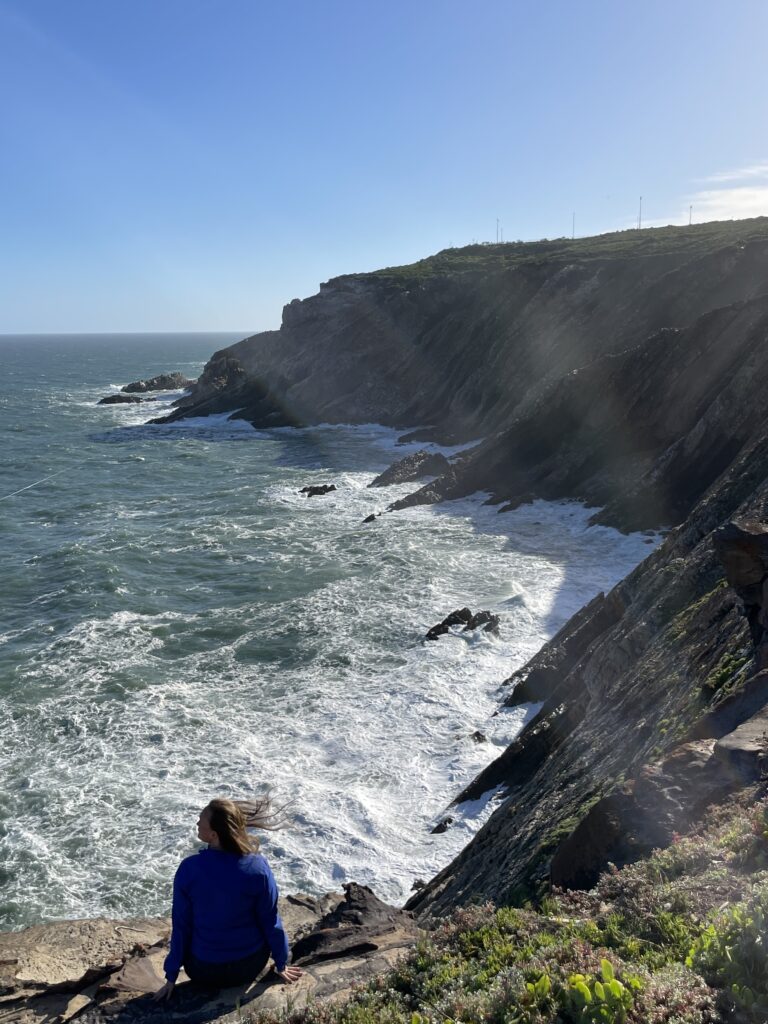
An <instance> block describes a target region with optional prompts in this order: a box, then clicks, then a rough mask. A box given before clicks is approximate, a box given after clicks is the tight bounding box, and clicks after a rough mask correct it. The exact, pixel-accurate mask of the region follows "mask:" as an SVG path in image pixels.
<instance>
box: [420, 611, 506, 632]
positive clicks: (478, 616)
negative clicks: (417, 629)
mask: <svg viewBox="0 0 768 1024" xmlns="http://www.w3.org/2000/svg"><path fill="white" fill-rule="evenodd" d="M452 626H461V627H462V633H466V632H467V630H470V629H479V628H480V627H481V626H482V627H483V632H484V633H494V634H495V635H498V632H499V616H498V615H494V614H493V613H492V612H489V611H482V612H475V613H474V614H473V613H472V611H471V610H470V609H469V608H457V609H456V611H453V612H451V614H450V615H446V617H445V618H444V619H443V621H442V622H438V624H437V625H436V626H433V627H432V629H430V630H429V632H428V633H427V635H426V637H425V639H426V640H437V639H438V637H441V636H443V635H444V634H445V633H448V632H450V630H451V627H452Z"/></svg>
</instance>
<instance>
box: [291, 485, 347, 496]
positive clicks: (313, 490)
mask: <svg viewBox="0 0 768 1024" xmlns="http://www.w3.org/2000/svg"><path fill="white" fill-rule="evenodd" d="M336 490H338V488H337V487H336V484H310V485H309V486H308V487H302V488H301V490H300V491H299V494H306V496H307V497H308V498H315V497H317V495H319V494H329V493H330V492H331V491H336Z"/></svg>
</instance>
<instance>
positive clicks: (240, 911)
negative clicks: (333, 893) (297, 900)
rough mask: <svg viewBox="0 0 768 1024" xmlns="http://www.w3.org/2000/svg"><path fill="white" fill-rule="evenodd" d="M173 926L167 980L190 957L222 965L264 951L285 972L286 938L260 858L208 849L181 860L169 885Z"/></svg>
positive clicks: (272, 885)
mask: <svg viewBox="0 0 768 1024" xmlns="http://www.w3.org/2000/svg"><path fill="white" fill-rule="evenodd" d="M172 923H173V930H172V932H171V948H170V951H169V953H168V956H167V957H166V958H165V976H166V978H167V979H168V981H174V982H175V981H176V978H177V977H178V974H179V970H180V969H181V967H182V965H183V964H184V960H185V958H186V957H188V956H189V954H190V953H192V955H193V956H195V957H197V958H198V960H204V961H207V962H208V963H226V962H227V961H230V960H241V959H243V958H244V957H247V956H251V955H252V954H254V953H257V952H258V951H259V950H260V949H263V948H264V947H265V946H268V947H269V949H270V951H271V953H272V956H273V958H274V961H275V966H276V968H277V970H278V971H283V970H285V965H286V963H287V962H288V937H287V936H286V934H285V929H284V928H283V922H282V921H281V920H280V915H279V914H278V912H277V886H276V885H275V879H274V877H273V876H272V872H271V871H270V869H269V865H268V864H267V862H266V860H265V859H264V858H263V857H262V856H261V854H258V853H248V854H246V855H245V856H243V857H238V856H237V855H236V854H234V853H225V852H224V851H223V850H214V849H207V850H200V852H199V853H196V854H193V855H192V856H191V857H187V858H186V859H185V860H183V861H182V862H181V864H180V865H179V868H178V870H177V872H176V877H175V878H174V880H173V914H172Z"/></svg>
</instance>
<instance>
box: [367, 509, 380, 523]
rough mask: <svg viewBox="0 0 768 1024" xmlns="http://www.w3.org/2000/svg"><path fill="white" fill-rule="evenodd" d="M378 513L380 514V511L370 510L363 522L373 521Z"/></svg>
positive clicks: (377, 516)
mask: <svg viewBox="0 0 768 1024" xmlns="http://www.w3.org/2000/svg"><path fill="white" fill-rule="evenodd" d="M380 515H381V512H371V514H370V515H369V516H366V517H365V519H364V520H363V522H364V523H375V522H376V520H377V519H378V518H379V516H380Z"/></svg>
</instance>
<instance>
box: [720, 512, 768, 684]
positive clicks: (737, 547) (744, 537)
mask: <svg viewBox="0 0 768 1024" xmlns="http://www.w3.org/2000/svg"><path fill="white" fill-rule="evenodd" d="M713 542H714V545H715V551H716V552H717V554H718V557H719V558H720V561H721V562H722V563H723V567H724V569H725V575H726V579H727V580H728V582H729V583H730V585H731V586H732V587H733V588H734V590H735V591H736V593H737V594H738V595H739V597H740V598H741V599H742V601H743V602H744V611H745V614H746V616H747V621H748V622H749V630H750V633H751V635H752V642H753V643H754V645H755V648H756V651H757V654H756V657H757V665H758V668H761V669H762V668H768V524H767V523H761V522H749V521H741V522H730V523H727V524H726V525H725V526H723V527H721V528H720V529H719V530H717V531H716V532H715V534H714V537H713Z"/></svg>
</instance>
